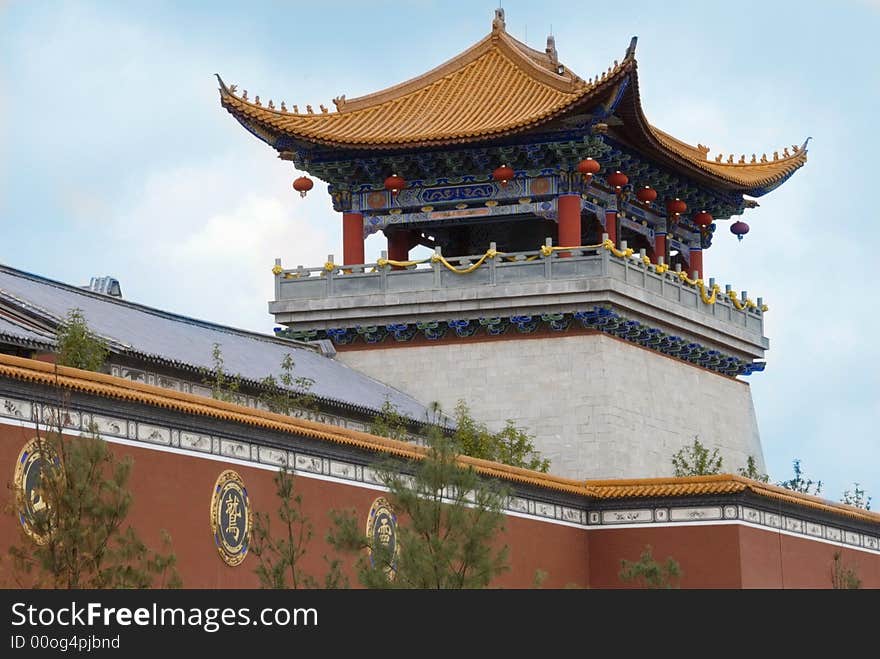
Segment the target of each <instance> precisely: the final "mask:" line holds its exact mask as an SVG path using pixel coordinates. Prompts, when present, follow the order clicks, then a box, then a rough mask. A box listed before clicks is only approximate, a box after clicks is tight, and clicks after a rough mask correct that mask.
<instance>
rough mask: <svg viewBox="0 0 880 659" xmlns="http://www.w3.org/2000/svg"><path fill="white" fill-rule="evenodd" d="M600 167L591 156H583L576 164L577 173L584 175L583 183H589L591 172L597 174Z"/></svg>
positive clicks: (591, 176) (591, 177)
mask: <svg viewBox="0 0 880 659" xmlns="http://www.w3.org/2000/svg"><path fill="white" fill-rule="evenodd" d="M600 169H601V167H600V166H599V163H598V162H597V161H595V160H593V159H592V158H584V159H583V160H581V161H580V162H579V163H578V165H577V170H578V173H579V174H581V175H582V176H583V177H584V183H589V182H590V181H591V180H592V179H593V174H598V173H599V170H600Z"/></svg>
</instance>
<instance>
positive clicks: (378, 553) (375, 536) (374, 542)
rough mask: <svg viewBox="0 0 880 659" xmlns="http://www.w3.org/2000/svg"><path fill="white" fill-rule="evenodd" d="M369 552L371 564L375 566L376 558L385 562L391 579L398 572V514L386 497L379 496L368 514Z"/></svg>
mask: <svg viewBox="0 0 880 659" xmlns="http://www.w3.org/2000/svg"><path fill="white" fill-rule="evenodd" d="M367 538H368V539H369V545H368V547H367V553H368V555H369V557H370V565H373V566H374V567H375V563H374V558H378V559H379V560H381V561H382V562H383V563H385V566H384V568H383V569H384V571H385V574H386V575H387V577H388V579H389V580H393V579H394V575H395V574H396V573H397V561H398V558H399V556H400V543H399V542H398V540H397V515H396V514H395V513H394V509H393V508H392V507H391V504H390V503H388V500H387V499H385V497H379V498H378V499H376V500H375V501H374V502H373V505H372V506H370V513H369V514H368V515H367Z"/></svg>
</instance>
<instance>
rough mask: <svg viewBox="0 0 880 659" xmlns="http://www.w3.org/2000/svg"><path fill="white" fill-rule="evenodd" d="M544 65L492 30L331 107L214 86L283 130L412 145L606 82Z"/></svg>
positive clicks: (233, 105) (552, 103) (228, 102)
mask: <svg viewBox="0 0 880 659" xmlns="http://www.w3.org/2000/svg"><path fill="white" fill-rule="evenodd" d="M542 56H543V60H542ZM550 64H551V63H550V61H549V58H547V57H546V55H543V54H542V53H538V52H537V51H534V50H531V49H528V48H527V47H526V46H524V45H522V44H520V43H519V42H517V41H516V40H515V39H513V38H512V37H510V36H509V35H508V34H507V33H505V32H504V31H502V30H496V31H493V32H492V34H490V35H489V36H487V37H486V38H484V39H482V40H481V41H479V42H478V43H477V44H476V45H474V46H473V47H471V48H469V49H468V50H466V51H465V52H463V53H462V54H460V55H458V56H457V57H455V58H453V59H451V60H449V61H448V62H446V63H445V64H443V65H441V66H439V67H437V68H436V69H434V70H432V71H429V72H428V73H425V74H424V75H421V76H419V77H417V78H414V79H412V80H409V81H407V82H404V83H402V84H399V85H396V86H394V87H390V88H388V89H385V90H383V91H380V92H377V93H375V94H370V95H367V96H363V97H360V98H356V99H351V100H340V101H338V103H337V108H338V111H337V112H327V113H324V112H321V113H317V114H293V113H285V112H282V111H281V110H278V109H275V110H270V109H268V108H267V107H264V106H263V105H262V104H261V105H256V104H255V103H254V102H250V101H246V100H243V99H242V98H241V97H240V96H236V95H234V94H233V93H231V91H230V88H229V87H227V86H226V85H224V84H222V81H221V89H220V91H221V100H222V104H223V106H224V107H225V108H227V109H228V110H229V111H230V112H232V113H233V114H234V115H236V116H238V117H240V118H245V119H249V120H253V121H255V122H256V123H257V124H258V125H259V126H261V127H263V128H264V129H267V130H269V131H273V132H277V133H280V134H283V135H288V136H294V137H296V138H299V139H307V140H312V141H315V142H318V143H320V144H328V145H334V146H345V147H369V148H396V147H401V146H412V147H417V146H428V145H433V144H438V143H441V144H450V143H456V142H462V141H469V140H473V139H474V138H481V139H484V138H486V137H496V136H500V135H505V134H509V133H511V132H515V131H518V130H522V129H524V128H527V127H530V126H533V125H535V124H538V123H541V122H543V121H546V120H547V119H549V118H551V117H554V116H556V115H557V114H559V113H560V112H562V111H564V110H565V109H567V108H568V107H570V106H571V105H572V103H574V102H575V101H577V100H578V99H580V98H582V97H583V96H584V95H586V94H587V93H589V92H591V91H595V90H596V89H598V88H600V87H607V86H608V85H607V84H605V85H603V84H602V83H601V81H600V82H597V83H594V84H592V85H591V84H588V83H587V82H585V81H583V80H581V79H580V78H578V77H577V76H574V75H572V74H571V73H569V72H565V73H563V74H562V75H560V74H558V73H556V71H555V70H553V68H552V67H551V65H550ZM620 68H622V67H621V66H618V69H620Z"/></svg>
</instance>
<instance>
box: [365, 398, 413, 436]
mask: <svg viewBox="0 0 880 659" xmlns="http://www.w3.org/2000/svg"><path fill="white" fill-rule="evenodd" d="M370 433H372V434H373V435H379V436H380V437H388V438H389V439H396V440H398V441H401V442H405V441H408V440H409V437H410V435H409V427H408V424H407V421H406V417H404V416H403V415H402V414H401V413H400V412H398V411H397V408H396V407H395V406H394V404H393V403H392V402H391V401H390V400H388V399H387V398H386V399H385V402H384V403H382V407H381V408H380V409H379V414H377V415H376V416H375V417H373V421H372V423H370Z"/></svg>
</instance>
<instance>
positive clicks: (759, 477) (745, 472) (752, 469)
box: [737, 455, 770, 483]
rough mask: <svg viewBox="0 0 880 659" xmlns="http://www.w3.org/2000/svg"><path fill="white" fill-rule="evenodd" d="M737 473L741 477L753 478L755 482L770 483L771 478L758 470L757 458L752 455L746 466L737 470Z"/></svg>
mask: <svg viewBox="0 0 880 659" xmlns="http://www.w3.org/2000/svg"><path fill="white" fill-rule="evenodd" d="M737 472H738V473H739V475H740V476H744V477H745V478H751V479H752V480H755V481H761V482H762V483H767V482H769V481H770V476H768V475H767V474H765V473H764V472H762V471H761V470H760V469H758V463H757V461H756V460H755V456H753V455H750V456H749V458H748V460H746V466H745V467H740V468H739V469H737Z"/></svg>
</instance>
